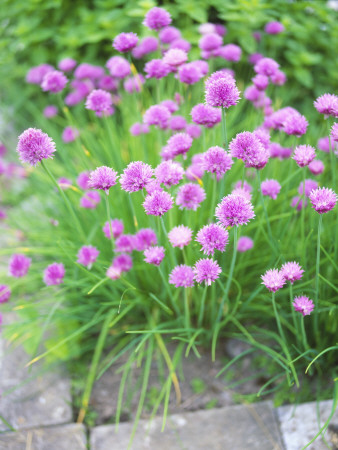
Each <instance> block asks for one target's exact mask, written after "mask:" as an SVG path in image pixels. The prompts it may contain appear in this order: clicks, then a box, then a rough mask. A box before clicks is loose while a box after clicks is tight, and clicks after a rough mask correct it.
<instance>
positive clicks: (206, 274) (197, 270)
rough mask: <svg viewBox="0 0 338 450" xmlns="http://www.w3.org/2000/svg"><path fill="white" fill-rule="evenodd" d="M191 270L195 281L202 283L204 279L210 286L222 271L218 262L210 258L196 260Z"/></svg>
mask: <svg viewBox="0 0 338 450" xmlns="http://www.w3.org/2000/svg"><path fill="white" fill-rule="evenodd" d="M193 270H194V274H195V280H196V281H197V283H202V282H203V281H204V282H205V284H206V285H207V286H210V285H211V283H213V282H214V281H215V280H217V278H219V274H220V273H221V272H222V269H221V268H220V266H219V265H218V262H217V261H214V260H213V259H211V258H203V259H200V260H198V261H197V262H196V264H195V266H194V269H193Z"/></svg>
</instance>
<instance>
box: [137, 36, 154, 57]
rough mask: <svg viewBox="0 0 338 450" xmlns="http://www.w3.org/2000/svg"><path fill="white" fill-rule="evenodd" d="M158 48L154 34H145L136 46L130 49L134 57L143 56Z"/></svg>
mask: <svg viewBox="0 0 338 450" xmlns="http://www.w3.org/2000/svg"><path fill="white" fill-rule="evenodd" d="M157 49H158V40H157V39H156V38H155V37H154V36H146V37H144V38H143V39H142V40H141V42H139V44H138V46H137V47H135V48H134V49H133V50H132V52H131V53H132V55H133V56H134V58H136V59H140V58H143V56H145V55H148V54H149V53H152V52H155V51H156V50H157Z"/></svg>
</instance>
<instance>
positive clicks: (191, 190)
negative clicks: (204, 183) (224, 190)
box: [176, 183, 206, 211]
mask: <svg viewBox="0 0 338 450" xmlns="http://www.w3.org/2000/svg"><path fill="white" fill-rule="evenodd" d="M205 197H206V194H205V191H204V189H203V188H202V187H201V186H199V185H198V184H195V183H187V184H183V185H182V186H181V187H180V188H179V190H178V192H177V197H176V204H177V205H178V206H179V207H180V209H183V208H187V209H192V210H194V211H196V209H197V208H198V207H199V206H200V203H202V202H203V200H204V199H205Z"/></svg>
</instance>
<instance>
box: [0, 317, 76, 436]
mask: <svg viewBox="0 0 338 450" xmlns="http://www.w3.org/2000/svg"><path fill="white" fill-rule="evenodd" d="M12 320H13V314H6V315H5V323H8V322H9V321H12ZM29 360H30V358H29V356H28V355H27V354H26V353H25V351H24V350H23V349H22V347H21V346H18V347H15V348H14V347H13V346H10V345H9V343H8V342H7V341H5V340H4V339H3V338H1V336H0V390H1V393H2V395H1V400H0V415H1V416H3V417H4V418H5V419H6V421H7V422H8V423H9V424H10V425H11V426H12V427H13V428H14V429H24V428H33V427H40V426H46V425H58V424H63V423H68V422H72V421H73V417H72V407H71V402H72V399H71V393H70V380H69V378H68V377H67V376H66V375H65V374H64V373H62V372H61V371H60V370H53V371H51V370H47V371H45V372H44V373H42V366H41V365H40V364H34V365H33V367H32V370H31V371H29V369H28V368H25V365H26V364H27V362H29ZM4 430H8V427H7V426H6V425H5V424H3V423H2V422H1V421H0V431H4Z"/></svg>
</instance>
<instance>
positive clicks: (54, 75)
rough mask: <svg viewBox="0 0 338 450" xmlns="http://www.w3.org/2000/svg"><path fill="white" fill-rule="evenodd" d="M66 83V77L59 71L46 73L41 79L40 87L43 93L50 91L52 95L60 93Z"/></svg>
mask: <svg viewBox="0 0 338 450" xmlns="http://www.w3.org/2000/svg"><path fill="white" fill-rule="evenodd" d="M67 83H68V79H67V77H66V76H65V75H64V74H63V73H62V72H60V71H59V70H53V71H51V72H47V73H46V75H45V76H44V77H43V80H42V83H41V87H42V90H43V91H50V92H53V93H54V94H55V93H57V92H61V91H62V90H63V89H64V87H65V86H66V84H67Z"/></svg>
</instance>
